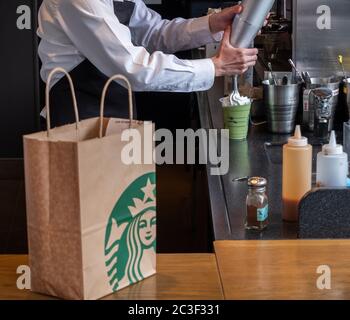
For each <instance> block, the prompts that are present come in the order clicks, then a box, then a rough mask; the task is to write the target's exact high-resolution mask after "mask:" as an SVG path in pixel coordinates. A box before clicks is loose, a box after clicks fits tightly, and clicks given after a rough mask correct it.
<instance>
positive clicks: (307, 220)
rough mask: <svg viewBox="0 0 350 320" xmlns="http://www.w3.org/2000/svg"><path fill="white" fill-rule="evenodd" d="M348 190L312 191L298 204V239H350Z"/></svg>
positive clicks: (349, 192)
mask: <svg viewBox="0 0 350 320" xmlns="http://www.w3.org/2000/svg"><path fill="white" fill-rule="evenodd" d="M349 204H350V189H346V188H338V189H328V188H319V189H313V190H312V191H311V192H309V193H308V194H307V195H305V197H304V198H303V199H302V200H301V201H300V204H299V230H298V235H299V238H303V239H324V238H332V239H342V238H350V206H349Z"/></svg>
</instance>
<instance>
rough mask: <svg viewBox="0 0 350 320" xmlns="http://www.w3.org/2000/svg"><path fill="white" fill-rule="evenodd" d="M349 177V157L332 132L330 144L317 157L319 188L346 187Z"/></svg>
mask: <svg viewBox="0 0 350 320" xmlns="http://www.w3.org/2000/svg"><path fill="white" fill-rule="evenodd" d="M347 177H348V155H347V154H346V153H345V152H343V146H342V145H339V144H337V141H336V137H335V132H334V131H332V133H331V137H330V140H329V144H326V145H324V146H323V148H322V152H320V153H318V155H317V176H316V183H317V186H318V187H329V188H333V187H346V180H347Z"/></svg>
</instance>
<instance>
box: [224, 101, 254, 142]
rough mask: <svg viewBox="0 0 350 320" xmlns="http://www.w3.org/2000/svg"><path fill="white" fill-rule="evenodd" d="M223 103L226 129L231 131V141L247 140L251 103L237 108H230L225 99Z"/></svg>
mask: <svg viewBox="0 0 350 320" xmlns="http://www.w3.org/2000/svg"><path fill="white" fill-rule="evenodd" d="M225 100H226V99H225ZM221 102H222V104H223V113H224V128H225V129H228V130H229V136H230V139H232V140H245V139H247V135H248V128H249V115H250V109H251V102H249V103H246V104H243V105H237V106H228V105H227V104H225V102H224V100H223V99H222V100H221Z"/></svg>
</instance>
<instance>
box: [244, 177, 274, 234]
mask: <svg viewBox="0 0 350 320" xmlns="http://www.w3.org/2000/svg"><path fill="white" fill-rule="evenodd" d="M266 185H267V180H266V179H265V178H261V177H252V178H250V179H249V180H248V195H247V201H246V204H247V212H246V222H245V228H246V229H248V230H259V231H261V230H264V229H265V228H266V227H267V225H268V222H269V219H268V218H269V205H268V198H267V195H266Z"/></svg>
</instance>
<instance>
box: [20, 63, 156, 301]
mask: <svg viewBox="0 0 350 320" xmlns="http://www.w3.org/2000/svg"><path fill="white" fill-rule="evenodd" d="M56 72H63V73H65V75H66V76H67V77H68V80H69V83H70V87H71V90H72V95H73V102H74V110H75V116H76V123H75V124H72V125H66V126H62V127H58V128H54V129H51V127H50V105H49V87H50V82H51V79H52V76H53V75H54V74H55V73H56ZM118 79H119V80H124V81H125V82H126V83H127V84H128V88H129V104H130V106H129V107H130V108H129V109H130V120H125V119H106V118H103V109H104V100H105V95H106V91H107V88H108V86H109V84H110V83H111V82H112V81H115V80H118ZM46 106H47V128H48V130H47V132H39V133H35V134H31V135H27V136H25V137H24V158H25V178H26V202H27V222H28V240H29V257H30V267H31V280H32V282H31V287H32V290H33V291H35V292H39V293H44V294H48V295H53V296H57V297H60V298H65V299H98V298H101V297H103V296H105V295H108V294H110V293H112V292H114V291H117V290H120V289H122V288H124V287H126V286H128V285H130V284H133V283H136V282H138V281H140V280H142V279H144V278H146V277H149V276H151V275H153V274H154V273H155V272H156V270H155V264H156V255H155V252H156V250H155V245H156V232H155V230H156V193H155V192H156V191H155V184H156V180H155V164H154V163H152V164H147V165H143V164H139V165H126V164H124V163H123V162H122V160H121V154H122V149H123V147H124V146H125V145H126V142H122V139H121V136H122V132H123V131H124V130H126V129H129V128H130V127H131V128H132V129H133V130H137V131H138V132H139V133H140V135H141V136H142V137H143V134H144V130H143V123H142V122H138V121H133V120H132V119H133V112H132V111H133V108H132V94H131V88H130V83H129V82H128V80H127V79H126V78H124V77H122V76H115V77H113V78H111V79H110V80H109V81H108V83H107V84H106V87H105V88H104V91H103V95H102V101H101V117H100V118H93V119H89V120H84V121H81V122H79V118H78V117H79V116H78V109H77V103H76V98H75V94H74V86H73V83H72V80H71V78H70V76H69V74H68V73H67V72H66V71H65V70H63V69H61V68H58V69H55V70H54V71H53V72H52V73H51V74H50V76H49V79H48V84H47V89H46ZM64 107H65V106H62V108H64ZM107 126H109V129H108V131H109V132H110V134H108V135H107V136H106V135H105V133H106V131H107ZM152 128H153V126H152ZM152 145H153V143H152ZM146 151H147V152H152V150H146ZM148 156H150V154H148Z"/></svg>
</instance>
